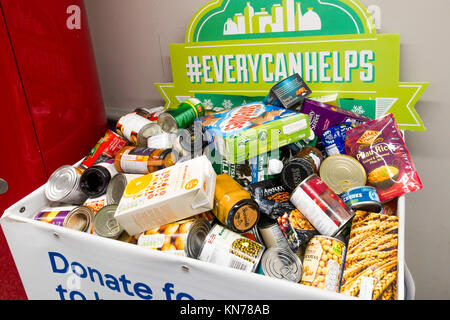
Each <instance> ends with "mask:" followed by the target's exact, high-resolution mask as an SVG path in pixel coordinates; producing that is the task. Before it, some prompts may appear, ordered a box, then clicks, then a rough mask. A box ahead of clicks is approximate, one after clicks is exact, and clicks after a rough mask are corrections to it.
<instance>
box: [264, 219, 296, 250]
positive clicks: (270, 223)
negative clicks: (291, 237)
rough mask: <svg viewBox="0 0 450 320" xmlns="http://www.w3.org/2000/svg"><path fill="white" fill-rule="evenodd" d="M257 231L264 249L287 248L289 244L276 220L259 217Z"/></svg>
mask: <svg viewBox="0 0 450 320" xmlns="http://www.w3.org/2000/svg"><path fill="white" fill-rule="evenodd" d="M258 230H259V232H260V234H261V238H262V239H263V243H264V245H265V247H266V248H273V247H282V248H289V243H288V241H287V239H286V237H285V236H284V234H283V232H282V230H281V228H280V226H279V225H278V222H277V221H276V220H272V219H269V218H265V217H261V220H260V221H259V222H258Z"/></svg>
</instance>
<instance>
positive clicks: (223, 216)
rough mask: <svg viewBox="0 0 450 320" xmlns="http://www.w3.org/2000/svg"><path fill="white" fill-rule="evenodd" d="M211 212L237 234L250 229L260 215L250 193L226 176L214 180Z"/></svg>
mask: <svg viewBox="0 0 450 320" xmlns="http://www.w3.org/2000/svg"><path fill="white" fill-rule="evenodd" d="M212 212H213V214H214V215H215V216H216V217H217V219H218V220H219V221H220V222H221V223H222V224H223V225H226V226H227V227H228V228H230V229H231V230H232V231H234V232H238V233H244V232H247V231H248V230H250V229H252V228H253V227H254V226H255V225H256V224H257V222H258V219H259V214H260V211H259V206H258V204H257V203H256V201H255V200H253V199H252V197H251V195H250V193H249V192H248V191H247V190H245V189H244V188H243V187H242V186H241V185H240V184H239V183H237V182H236V181H235V180H234V179H233V178H231V177H230V176H229V175H228V174H220V175H218V176H217V178H216V188H215V192H214V207H213V210H212Z"/></svg>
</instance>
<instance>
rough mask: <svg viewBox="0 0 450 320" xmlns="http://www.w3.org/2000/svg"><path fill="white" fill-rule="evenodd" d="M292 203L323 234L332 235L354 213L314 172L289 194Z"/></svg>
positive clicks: (343, 225) (339, 229)
mask: <svg viewBox="0 0 450 320" xmlns="http://www.w3.org/2000/svg"><path fill="white" fill-rule="evenodd" d="M291 202H292V204H293V205H294V206H295V207H296V208H297V209H298V210H299V211H300V212H301V213H302V214H303V215H304V216H305V217H306V219H308V221H309V222H310V223H311V224H312V225H313V227H314V228H315V229H316V230H317V231H318V232H319V233H320V234H321V235H325V236H334V235H336V234H337V233H339V231H341V230H342V229H343V228H344V227H345V226H346V225H347V223H349V222H350V221H351V219H352V218H353V217H354V215H355V213H354V212H353V211H351V210H350V209H348V208H347V205H346V204H345V203H344V202H343V201H342V199H341V198H340V197H339V196H338V195H336V193H334V192H333V190H331V189H330V187H328V186H327V185H326V183H325V182H323V180H322V179H321V178H320V177H319V176H318V175H316V174H313V175H311V176H309V177H308V178H306V179H305V180H304V181H303V182H302V183H300V184H299V186H298V187H297V188H296V189H295V190H294V192H293V193H292V194H291Z"/></svg>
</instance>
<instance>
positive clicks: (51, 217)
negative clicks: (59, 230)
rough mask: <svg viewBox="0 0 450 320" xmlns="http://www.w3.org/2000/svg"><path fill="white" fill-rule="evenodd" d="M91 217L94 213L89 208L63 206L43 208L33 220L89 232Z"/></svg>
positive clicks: (90, 229)
mask: <svg viewBox="0 0 450 320" xmlns="http://www.w3.org/2000/svg"><path fill="white" fill-rule="evenodd" d="M93 216H94V213H93V211H92V209H91V208H89V207H86V206H63V207H51V208H45V209H43V210H42V211H40V212H39V213H38V214H37V215H36V216H35V217H34V220H37V221H42V222H46V223H50V224H53V225H56V226H60V227H64V228H69V229H73V230H77V231H81V232H91V231H92V220H93Z"/></svg>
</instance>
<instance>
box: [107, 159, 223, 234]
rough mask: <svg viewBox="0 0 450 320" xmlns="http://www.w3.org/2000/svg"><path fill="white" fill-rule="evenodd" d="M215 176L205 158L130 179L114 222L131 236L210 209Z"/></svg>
mask: <svg viewBox="0 0 450 320" xmlns="http://www.w3.org/2000/svg"><path fill="white" fill-rule="evenodd" d="M215 183H216V173H215V172H214V169H213V168H212V165H211V163H210V162H209V160H208V159H207V158H206V157H205V156H201V157H198V158H195V159H192V160H189V161H186V162H181V163H178V164H176V165H174V166H172V167H169V168H166V169H163V170H159V171H156V172H153V173H150V174H147V175H144V176H142V177H139V178H136V179H133V180H131V181H130V182H129V183H128V184H127V186H126V188H125V191H124V193H123V196H122V199H121V200H120V202H119V207H118V208H117V212H116V214H115V216H114V217H115V218H116V220H117V221H118V222H119V224H120V225H121V226H123V228H124V229H125V231H127V233H128V234H130V235H136V234H138V233H140V232H144V231H146V230H150V229H153V228H156V227H159V226H161V225H164V224H168V223H171V222H174V221H177V220H181V219H184V218H187V217H190V216H193V215H195V214H198V213H202V212H206V211H209V210H211V209H212V208H213V198H214V187H215Z"/></svg>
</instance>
